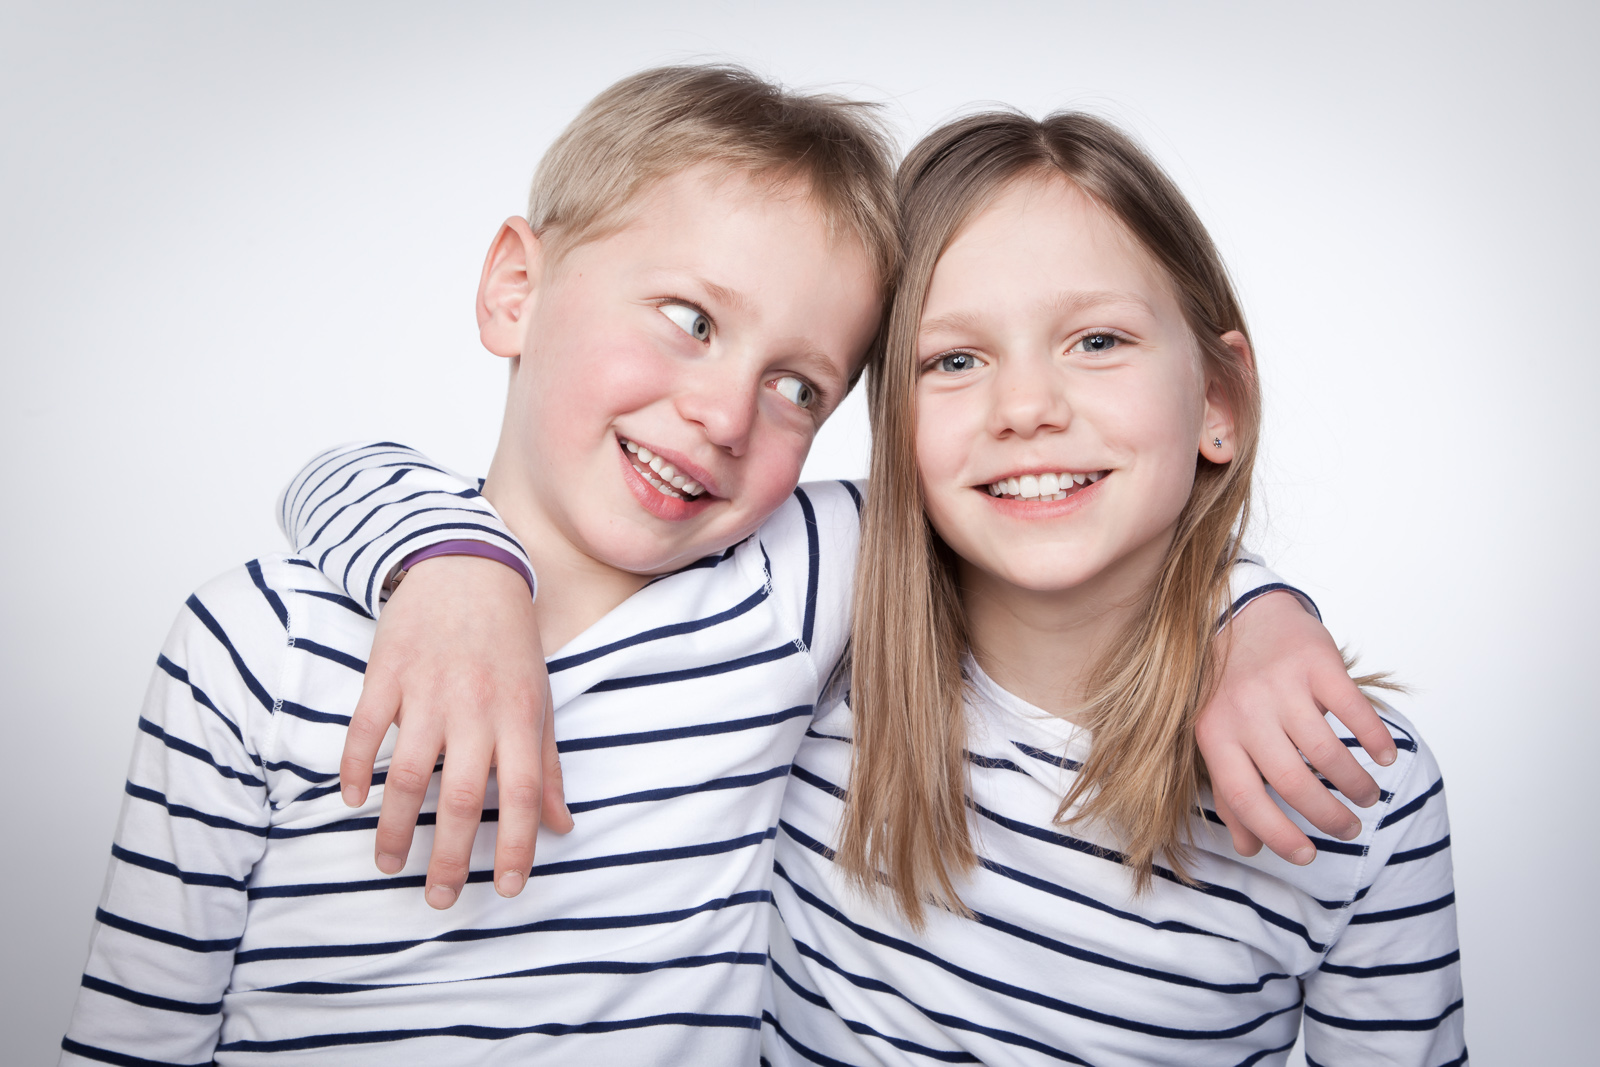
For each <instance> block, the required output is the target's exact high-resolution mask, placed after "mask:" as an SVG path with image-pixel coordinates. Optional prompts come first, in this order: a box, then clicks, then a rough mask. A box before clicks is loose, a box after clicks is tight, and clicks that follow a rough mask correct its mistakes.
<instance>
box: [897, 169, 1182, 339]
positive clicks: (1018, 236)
mask: <svg viewBox="0 0 1600 1067" xmlns="http://www.w3.org/2000/svg"><path fill="white" fill-rule="evenodd" d="M1019 286H1021V287H1025V288H1027V289H1049V290H1052V291H1054V292H1058V293H1060V292H1072V291H1082V292H1115V293H1122V294H1127V295H1129V296H1135V297H1140V298H1142V300H1143V302H1144V303H1146V304H1148V305H1149V306H1151V307H1152V308H1154V307H1156V306H1158V305H1162V304H1170V303H1171V301H1172V293H1171V284H1170V282H1169V281H1168V279H1167V276H1166V271H1164V270H1163V269H1162V268H1161V266H1160V265H1159V264H1158V263H1157V262H1156V261H1155V259H1154V257H1152V256H1151V255H1150V254H1149V252H1147V251H1146V250H1145V249H1144V247H1143V246H1142V245H1141V244H1140V243H1139V242H1138V240H1137V239H1136V238H1134V236H1133V235H1132V234H1131V233H1129V232H1128V229H1127V227H1126V226H1124V225H1123V224H1122V222H1121V220H1119V219H1118V218H1117V217H1116V216H1115V215H1113V214H1112V213H1111V212H1110V211H1108V210H1107V209H1106V208H1105V207H1103V206H1102V205H1101V204H1099V203H1098V202H1097V201H1096V200H1094V198H1092V197H1090V196H1088V195H1087V194H1085V193H1084V192H1083V191H1082V190H1081V189H1079V188H1078V187H1077V186H1076V185H1074V184H1073V183H1071V182H1069V181H1068V180H1067V179H1066V178H1064V177H1059V176H1050V175H1030V176H1027V177H1024V178H1020V179H1017V180H1015V181H1013V182H1011V183H1009V184H1008V185H1007V186H1005V187H1004V188H1002V189H1001V190H999V191H998V192H997V193H996V194H995V196H994V197H993V198H992V199H991V200H990V201H989V202H988V203H987V204H986V205H984V207H982V208H981V209H979V210H978V211H977V212H975V213H974V214H973V216H972V217H971V218H970V219H968V220H967V222H966V223H965V224H964V225H963V226H962V227H961V229H960V230H959V231H957V233H956V236H955V238H954V239H953V240H952V241H951V242H950V244H949V245H948V246H947V247H946V249H945V251H944V254H943V255H941V256H940V258H939V262H938V264H937V266H936V267H935V268H934V273H933V278H932V280H931V283H930V285H929V288H928V294H927V303H926V306H930V307H931V306H933V305H936V304H939V303H944V302H946V301H954V302H962V301H965V300H968V299H972V298H974V297H977V298H980V299H981V298H982V295H983V294H984V293H990V292H995V291H998V290H1002V289H1004V290H1009V291H1010V292H1012V293H1013V294H1015V292H1016V290H1017V288H1018V287H1019Z"/></svg>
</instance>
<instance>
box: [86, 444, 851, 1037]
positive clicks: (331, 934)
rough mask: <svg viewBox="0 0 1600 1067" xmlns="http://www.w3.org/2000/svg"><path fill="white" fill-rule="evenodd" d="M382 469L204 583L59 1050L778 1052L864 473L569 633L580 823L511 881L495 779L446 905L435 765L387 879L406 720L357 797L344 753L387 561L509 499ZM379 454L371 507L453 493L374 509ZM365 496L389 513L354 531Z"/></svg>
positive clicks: (566, 741) (567, 734) (556, 687)
mask: <svg viewBox="0 0 1600 1067" xmlns="http://www.w3.org/2000/svg"><path fill="white" fill-rule="evenodd" d="M384 451H385V450H384V449H383V448H377V449H371V450H365V451H364V456H365V458H364V460H363V462H367V463H369V467H371V466H373V465H379V464H381V463H382V462H383V461H384V460H385V459H386V458H392V457H385V456H384V455H382V453H384ZM347 458H348V457H347ZM364 470H365V474H362V475H360V476H357V477H355V478H354V479H349V478H346V477H343V476H334V477H333V478H332V479H331V480H329V479H326V478H323V479H320V480H321V482H322V485H323V487H324V488H323V489H322V490H320V491H318V492H309V493H307V494H305V495H304V497H303V498H302V499H300V500H298V501H296V500H295V499H294V497H295V491H294V490H293V489H292V490H291V493H290V496H289V500H290V502H291V503H290V507H291V512H298V517H296V518H295V519H294V520H293V521H294V522H295V523H297V524H305V523H311V524H314V525H315V527H316V528H317V529H319V530H320V535H319V536H320V539H321V543H320V544H313V545H311V546H309V547H308V549H307V551H306V553H304V558H302V557H269V558H262V559H259V560H256V561H253V562H251V563H249V564H246V565H245V566H244V567H242V568H240V569H238V570H236V571H233V572H231V573H228V574H226V575H224V576H222V577H221V578H219V579H217V580H215V581H213V582H211V583H209V584H208V585H206V586H204V587H203V588H201V589H200V590H199V591H198V592H197V593H195V594H194V596H192V597H190V598H189V600H188V602H187V604H186V605H185V607H184V609H183V611H182V612H181V613H180V615H179V617H178V620H177V623H176V624H175V626H174V627H173V630H172V633H171V635H170V636H169V638H168V639H167V642H166V645H165V647H164V648H163V650H162V653H161V656H160V658H159V659H158V661H157V668H156V671H155V673H154V678H153V680H152V682H151V685H150V689H149V693H148V696H147V699H146V701H145V705H144V710H143V714H142V716H141V717H140V720H139V729H138V733H137V736H136V742H135V746H134V753H133V759H132V765H131V769H130V771H129V775H128V783H127V788H126V796H125V798H124V801H123V809H122V815H121V819H120V822H119V824H118V828H117V833H116V839H115V844H114V845H113V849H112V860H111V869H110V874H109V876H108V878H107V882H106V888H105V892H104V894H103V896H102V898H101V903H100V908H99V910H98V912H97V915H96V918H97V921H96V923H95V928H94V932H93V936H92V941H91V948H90V955H89V961H88V965H87V967H86V970H85V973H84V976H83V981H82V988H81V989H80V991H79V995H78V1003H77V1007H76V1011H75V1013H74V1015H73V1019H72V1023H71V1028H70V1031H69V1033H68V1035H67V1037H66V1039H65V1041H64V1042H63V1049H64V1053H63V1057H62V1062H63V1063H70V1064H77V1063H84V1062H99V1063H114V1064H148V1063H161V1064H199V1063H209V1062H212V1061H213V1059H215V1062H218V1063H224V1064H238V1063H257V1062H261V1061H262V1060H263V1059H265V1058H267V1057H271V1056H274V1055H282V1054H291V1055H292V1056H293V1057H294V1061H295V1062H296V1063H337V1064H340V1065H349V1064H385V1065H392V1064H394V1063H396V1062H407V1063H410V1062H415V1063H424V1062H425V1063H438V1064H457V1063H459V1064H467V1063H471V1064H479V1063H498V1062H517V1063H521V1062H526V1061H529V1060H534V1059H537V1060H538V1061H539V1062H549V1063H581V1064H609V1063H627V1064H663V1065H667V1064H672V1065H681V1064H702V1063H703V1064H735V1063H754V1062H755V1061H756V1059H757V1057H758V1044H759V1040H760V1038H759V1029H760V1018H761V999H762V994H763V989H764V986H765V968H766V962H767V954H766V953H767V931H768V923H769V911H770V900H771V891H770V886H771V878H772V848H773V840H774V837H775V835H776V833H777V816H778V809H779V804H780V801H781V798H782V794H783V790H784V786H785V783H786V781H787V778H788V773H789V763H790V757H791V756H792V755H793V753H794V751H795V749H796V747H797V746H798V744H799V741H800V736H801V734H802V733H803V732H804V730H805V729H806V727H807V726H808V725H809V723H810V721H811V717H812V710H813V709H812V705H813V703H814V701H815V697H816V693H817V691H818V688H819V680H820V679H822V678H824V677H825V676H826V674H827V672H828V671H829V670H830V669H831V667H832V665H833V664H834V662H835V661H836V660H837V659H838V657H839V654H840V650H841V647H842V644H843V642H844V639H845V636H846V633H847V627H846V609H847V599H848V592H849V584H850V576H851V571H852V570H853V567H854V562H855V560H854V552H855V544H856V536H857V535H856V531H857V528H858V520H857V500H856V497H855V489H854V488H853V487H850V486H846V485H843V484H840V483H829V484H823V485H816V486H808V487H804V488H802V489H799V490H796V492H795V493H794V494H793V496H792V497H791V498H790V499H789V500H788V502H787V503H786V504H785V505H784V506H783V507H781V508H780V509H779V510H778V511H777V512H776V513H775V514H774V515H773V516H772V517H771V518H770V519H769V520H768V521H767V523H766V524H765V525H764V526H763V527H762V529H761V530H760V531H759V532H758V533H757V534H756V535H754V536H753V537H751V538H750V539H748V540H746V541H745V542H743V543H741V544H739V545H738V546H736V547H734V548H731V549H729V550H728V551H726V552H724V553H720V554H718V555H715V556H712V557H709V558H707V559H704V560H701V561H700V562H699V563H696V564H692V565H690V566H689V567H687V568H685V569H684V570H682V571H679V572H676V573H674V574H671V575H668V576H666V577H663V578H661V579H659V580H657V581H655V582H652V583H651V584H650V585H648V586H646V587H645V588H644V589H642V590H641V591H640V592H638V593H637V594H635V595H634V596H633V597H631V598H630V599H629V600H628V601H627V602H626V603H624V604H623V605H621V606H620V607H618V608H617V609H616V610H614V611H613V612H611V613H610V614H609V615H607V616H606V617H604V618H603V619H601V620H600V621H599V622H598V623H596V624H595V625H594V626H593V627H591V628H590V629H589V630H587V631H585V632H584V633H583V634H582V635H581V636H580V637H578V638H577V639H576V640H574V641H573V642H572V643H571V644H569V645H568V646H566V647H565V648H562V649H561V650H560V651H558V652H557V653H556V654H555V655H554V656H553V657H551V658H550V660H549V670H550V682H551V687H552V691H553V695H554V701H555V707H556V708H557V712H556V718H555V730H556V733H557V736H558V741H559V745H560V749H561V754H562V764H563V769H564V781H565V786H566V792H567V798H568V802H569V805H570V807H571V810H572V813H573V816H574V819H575V821H576V824H577V825H576V829H574V830H573V831H572V832H571V833H570V834H569V835H566V836H561V837H558V836H553V835H541V837H540V840H539V845H538V859H537V862H536V864H535V865H534V868H533V870H532V872H531V876H530V881H529V885H528V887H527V889H526V890H525V891H524V892H523V893H522V894H521V895H520V896H518V897H516V898H513V899H510V900H506V899H502V898H501V897H499V896H498V895H497V894H496V893H495V892H494V889H493V887H492V885H491V884H490V879H491V877H492V873H493V863H494V844H495V841H494V832H493V829H494V827H493V819H494V818H495V815H496V811H495V807H496V798H495V792H494V785H493V783H492V782H491V784H490V791H489V795H488V798H487V802H486V804H487V807H488V809H489V810H488V811H487V812H486V820H488V822H487V825H486V827H485V832H483V833H480V834H479V836H478V839H477V841H476V845H475V849H474V852H473V856H472V863H471V874H470V876H469V878H468V884H467V885H466V887H465V888H464V890H463V892H462V895H461V898H460V900H459V901H458V902H457V904H456V905H455V906H454V907H453V908H451V909H450V910H449V911H444V912H438V911H434V910H433V909H431V908H429V907H428V906H427V904H426V903H425V902H424V900H423V896H422V891H421V886H422V885H423V881H424V872H425V870H426V864H427V858H428V855H429V852H430V851H431V847H432V840H431V833H432V822H433V815H432V813H433V812H434V811H435V810H436V794H437V788H438V777H437V775H436V776H435V779H434V783H433V787H432V789H431V790H430V793H429V798H428V802H427V804H426V805H425V806H424V814H423V816H422V820H421V821H422V826H421V828H420V829H419V831H418V835H417V839H416V841H415V842H414V844H413V847H412V851H411V859H410V861H409V862H408V864H407V866H406V868H405V869H404V870H402V871H401V872H400V873H399V874H397V875H395V876H392V877H390V876H385V875H382V874H380V873H379V872H378V871H377V870H376V868H375V867H374V866H373V862H372V854H373V835H374V827H375V825H376V820H377V814H378V810H379V806H380V803H381V800H382V785H381V783H382V781H383V777H384V775H383V769H384V768H385V767H386V766H387V761H388V757H389V755H390V752H391V750H392V744H393V737H394V734H393V732H391V735H390V739H389V742H388V743H387V744H386V745H385V747H384V749H383V751H382V752H381V753H380V758H379V764H378V767H379V771H378V775H377V782H378V788H376V789H374V791H373V795H372V797H371V798H370V799H369V800H368V802H367V803H366V804H365V805H364V806H363V807H362V808H360V809H350V808H347V807H345V805H344V803H343V801H342V800H341V798H340V795H339V791H338V768H339V758H340V753H341V750H342V746H343V744H344V735H345V727H346V725H347V724H348V722H349V716H350V713H351V711H352V709H353V708H354V706H355V703H356V699H357V697H358V696H359V694H360V691H361V682H362V672H363V670H364V668H365V665H366V664H365V660H366V657H367V655H368V651H369V649H370V647H371V642H372V635H373V629H374V626H375V623H374V622H373V620H372V619H371V617H370V616H369V614H368V610H367V609H368V608H369V607H370V606H375V601H374V599H372V598H373V597H375V595H376V594H375V592H374V590H375V589H376V588H377V587H378V586H381V584H382V582H381V574H382V571H383V569H384V567H385V566H386V561H387V560H389V559H391V558H393V557H394V554H395V553H396V552H399V553H400V554H402V555H403V554H406V553H408V552H410V551H412V550H413V549H414V547H421V544H420V543H417V539H415V538H412V539H411V540H409V541H408V540H406V538H407V537H408V536H410V534H412V533H415V532H416V530H417V528H418V524H420V525H421V526H425V527H433V529H432V530H430V531H429V532H428V533H426V534H424V535H422V536H424V537H428V538H434V539H448V538H450V537H459V536H461V526H462V524H463V523H466V524H468V525H471V524H473V523H476V522H477V521H478V520H480V519H483V520H485V524H488V523H489V521H490V520H492V525H494V526H495V527H497V528H499V529H502V530H503V527H500V526H499V523H498V520H497V519H493V512H492V511H491V510H489V509H488V508H487V505H486V504H484V502H483V501H482V500H481V498H478V497H477V495H476V493H475V492H474V491H471V490H470V489H468V490H466V491H465V492H464V491H463V488H462V486H461V485H460V484H458V483H457V482H456V480H455V479H454V478H453V477H452V476H449V475H448V474H447V473H446V472H438V471H437V470H436V469H435V470H430V469H427V468H426V467H424V466H419V465H416V464H415V463H413V465H411V466H409V467H407V468H405V469H403V470H401V471H400V475H401V476H400V477H399V478H398V479H397V480H395V481H393V482H389V479H390V478H391V476H392V475H393V474H394V472H393V471H390V470H373V469H367V468H364ZM313 477H316V475H313ZM429 479H433V481H432V482H431V483H430V482H429V481H428V480H429ZM369 482H376V483H377V484H378V485H384V484H386V483H387V488H385V489H384V491H383V494H379V495H380V497H382V500H381V501H379V500H378V498H373V500H372V505H373V506H374V507H377V506H378V505H379V504H380V503H387V504H388V505H390V508H391V510H393V509H395V508H398V509H401V510H420V509H430V510H429V511H428V512H427V513H426V514H424V515H423V516H422V517H421V518H413V519H411V520H408V521H409V522H410V525H408V521H391V518H390V516H389V515H386V514H383V513H382V508H381V507H379V513H378V514H376V515H369V514H368V512H370V511H371V508H370V507H368V506H367V505H366V504H359V505H357V504H356V503H355V502H356V501H359V500H361V499H362V498H363V497H364V496H366V495H367V494H368V493H369V492H370V491H371V490H372V489H373V488H374V485H373V484H369ZM305 483H306V479H302V480H301V481H300V482H298V483H297V486H300V487H303V486H304V485H305ZM446 483H448V484H446ZM441 487H442V488H441ZM319 493H320V495H319ZM384 494H387V495H384ZM457 494H460V495H457ZM397 496H399V497H406V498H408V499H406V500H405V501H404V502H400V503H397V502H396V497H397ZM302 504H303V505H305V506H304V507H301V506H300V505H302ZM463 504H464V505H465V507H462V506H460V505H463ZM347 506H349V507H350V510H348V511H345V512H344V514H343V515H339V514H337V513H338V512H339V511H340V509H343V508H346V507H347ZM358 510H359V511H360V514H359V515H358V514H356V512H357V511H358ZM362 520H370V521H368V523H367V526H368V527H371V528H372V529H374V530H375V532H376V534H377V535H379V536H380V537H386V538H387V539H388V540H387V541H386V542H384V543H382V544H374V543H373V542H372V539H371V538H363V537H362V531H356V532H355V533H354V535H353V536H352V531H351V529H350V527H353V526H355V525H357V524H359V523H360V522H362ZM490 533H491V534H492V531H490ZM357 541H360V542H361V543H360V544H356V542H357ZM338 542H342V543H338ZM512 543H513V544H514V542H512ZM352 545H354V546H355V547H348V546H352ZM518 551H520V550H518ZM312 560H315V561H317V562H318V563H320V564H321V565H322V566H323V567H324V568H327V569H329V570H331V571H333V572H334V573H335V574H337V575H339V576H341V578H342V579H343V581H342V582H341V584H342V585H343V586H345V587H347V588H348V589H349V590H350V591H351V592H353V593H355V594H356V596H357V597H359V598H363V599H353V598H352V597H351V596H349V595H346V591H345V588H341V584H335V583H334V582H332V581H330V580H329V579H327V578H325V577H324V576H323V575H322V574H321V573H319V572H318V570H317V568H316V566H315V565H313V563H312V562H311V561H312ZM375 577H376V578H377V581H376V582H374V581H373V579H374V578H375Z"/></svg>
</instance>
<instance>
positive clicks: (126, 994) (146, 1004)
mask: <svg viewBox="0 0 1600 1067" xmlns="http://www.w3.org/2000/svg"><path fill="white" fill-rule="evenodd" d="M83 988H85V989H92V990H94V991H95V992H96V993H104V994H105V995H106V996H108V997H116V998H117V999H118V1000H126V1001H127V1002H128V1003H129V1004H137V1005H139V1006H140V1007H141V1008H160V1009H161V1010H162V1011H173V1012H180V1013H182V1014H184V1015H221V1014H222V1001H220V1000H216V1001H212V1002H211V1003H210V1004H196V1003H193V1002H192V1001H188V1000H173V999H172V998H170V997H158V996H156V995H155V994H154V993H141V992H139V991H138V990H137V989H129V988H128V987H127V986H121V985H117V984H116V983H115V982H108V981H106V980H105V979H104V978H96V977H94V976H93V975H91V974H86V975H84V976H83Z"/></svg>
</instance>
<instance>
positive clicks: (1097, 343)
mask: <svg viewBox="0 0 1600 1067" xmlns="http://www.w3.org/2000/svg"><path fill="white" fill-rule="evenodd" d="M1120 344H1122V338H1120V337H1118V336H1117V335H1116V334H1113V333H1091V334H1089V335H1088V336H1087V337H1085V338H1083V339H1082V340H1081V341H1079V342H1078V343H1077V344H1075V345H1073V346H1072V351H1074V352H1082V353H1084V354H1085V355H1090V356H1098V355H1100V354H1102V353H1104V352H1109V351H1111V350H1112V349H1113V348H1115V347H1117V346H1118V345H1120Z"/></svg>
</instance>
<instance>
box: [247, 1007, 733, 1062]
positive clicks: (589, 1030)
mask: <svg viewBox="0 0 1600 1067" xmlns="http://www.w3.org/2000/svg"><path fill="white" fill-rule="evenodd" d="M760 1025H761V1023H760V1020H758V1019H756V1018H754V1017H753V1016H745V1015H703V1014H700V1013H698V1012H689V1011H676V1012H669V1013H666V1014H663V1015H648V1016H645V1017H644V1018H642V1019H607V1020H603V1021H597V1022H587V1023H538V1024H535V1025H533V1026H469V1025H465V1024H463V1025H459V1026H435V1027H429V1028H426V1029H417V1030H372V1031H368V1032H365V1033H349V1034H318V1035H315V1036H312V1037H296V1038H288V1039H285V1040H282V1041H227V1042H224V1043H223V1044H220V1045H218V1046H217V1051H218V1052H293V1051H295V1050H298V1049H310V1048H334V1047H338V1046H341V1045H377V1044H384V1043H386V1042H393V1041H406V1040H410V1039H411V1038H417V1037H466V1038H474V1039H476V1040H479V1041H504V1040H506V1039H507V1038H511V1037H521V1036H524V1035H527V1034H541V1035H544V1036H547V1037H561V1036H564V1035H567V1034H612V1033H617V1032H618V1031H622V1030H642V1029H645V1028H647V1027H651V1026H696V1027H713V1026H714V1027H727V1028H732V1029H743V1030H755V1029H759V1028H760Z"/></svg>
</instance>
